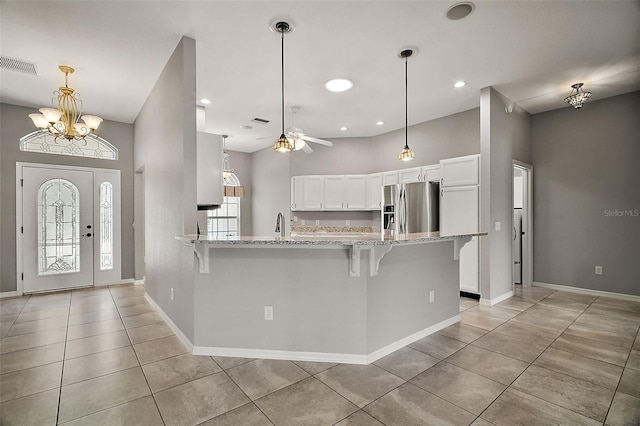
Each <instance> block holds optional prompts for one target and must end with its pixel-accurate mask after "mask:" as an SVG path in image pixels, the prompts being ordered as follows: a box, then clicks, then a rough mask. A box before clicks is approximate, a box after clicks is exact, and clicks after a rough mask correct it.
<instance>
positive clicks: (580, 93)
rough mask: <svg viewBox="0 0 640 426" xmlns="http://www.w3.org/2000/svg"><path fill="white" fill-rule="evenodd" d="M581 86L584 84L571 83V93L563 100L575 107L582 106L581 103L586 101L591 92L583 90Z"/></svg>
mask: <svg viewBox="0 0 640 426" xmlns="http://www.w3.org/2000/svg"><path fill="white" fill-rule="evenodd" d="M582 86H584V83H576V84H572V85H571V88H572V89H573V90H572V91H571V94H570V95H569V96H567V97H566V98H564V101H565V102H566V103H568V104H570V105H571V106H572V107H574V108H575V109H580V108H582V105H583V104H584V103H585V102H586V100H587V99H589V98H590V97H591V92H585V91H584V90H582Z"/></svg>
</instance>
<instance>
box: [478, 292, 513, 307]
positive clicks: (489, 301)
mask: <svg viewBox="0 0 640 426" xmlns="http://www.w3.org/2000/svg"><path fill="white" fill-rule="evenodd" d="M512 296H513V290H511V291H508V292H506V293H505V294H503V295H501V296H498V297H494V298H493V299H483V298H480V304H481V305H483V306H493V305H496V304H498V303H500V302H502V301H504V300H507V299H509V298H510V297H512Z"/></svg>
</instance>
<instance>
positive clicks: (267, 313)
mask: <svg viewBox="0 0 640 426" xmlns="http://www.w3.org/2000/svg"><path fill="white" fill-rule="evenodd" d="M264 320H265V321H273V306H265V307H264Z"/></svg>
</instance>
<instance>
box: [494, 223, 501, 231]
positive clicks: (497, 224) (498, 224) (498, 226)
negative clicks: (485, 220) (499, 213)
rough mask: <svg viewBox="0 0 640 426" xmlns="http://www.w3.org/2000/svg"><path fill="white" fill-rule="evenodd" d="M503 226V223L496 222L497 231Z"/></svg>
mask: <svg viewBox="0 0 640 426" xmlns="http://www.w3.org/2000/svg"><path fill="white" fill-rule="evenodd" d="M500 227H501V223H500V222H496V228H495V229H496V231H499V230H500Z"/></svg>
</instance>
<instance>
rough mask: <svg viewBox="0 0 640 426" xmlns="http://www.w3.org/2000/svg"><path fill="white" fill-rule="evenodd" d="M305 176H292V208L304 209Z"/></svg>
mask: <svg viewBox="0 0 640 426" xmlns="http://www.w3.org/2000/svg"><path fill="white" fill-rule="evenodd" d="M303 179H304V176H294V177H292V178H291V210H302V187H303V183H302V181H303Z"/></svg>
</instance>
